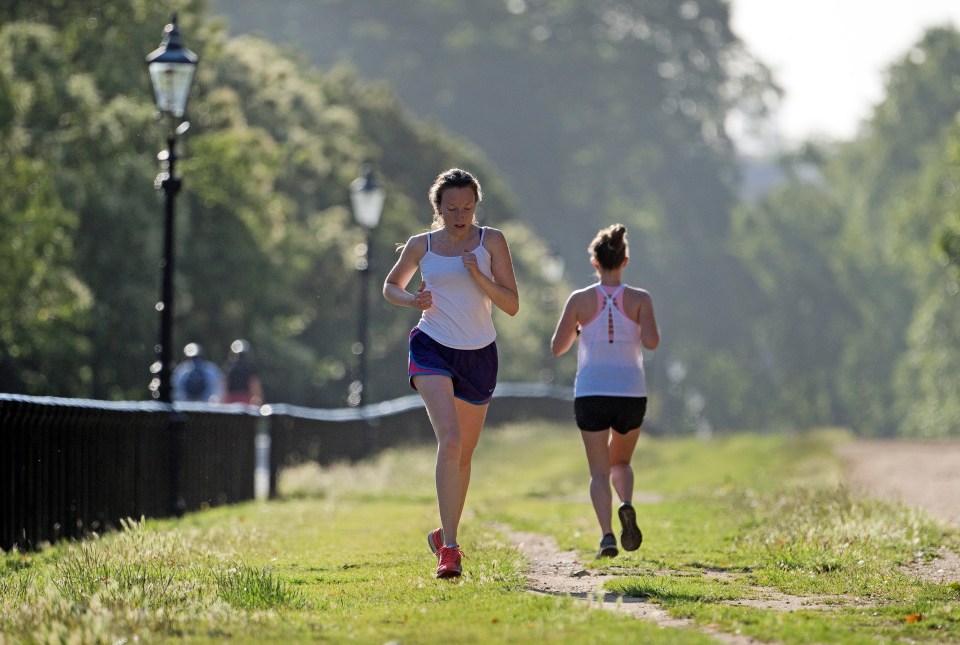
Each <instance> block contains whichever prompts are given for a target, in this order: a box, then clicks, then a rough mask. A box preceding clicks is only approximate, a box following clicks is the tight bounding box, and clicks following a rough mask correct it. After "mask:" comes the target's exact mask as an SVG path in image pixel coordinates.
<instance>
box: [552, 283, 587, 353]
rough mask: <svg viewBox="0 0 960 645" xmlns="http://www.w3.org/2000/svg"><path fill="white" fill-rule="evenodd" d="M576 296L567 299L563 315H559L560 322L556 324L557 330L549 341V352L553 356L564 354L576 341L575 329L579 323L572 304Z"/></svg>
mask: <svg viewBox="0 0 960 645" xmlns="http://www.w3.org/2000/svg"><path fill="white" fill-rule="evenodd" d="M576 296H577V294H576V293H573V294H571V295H570V297H569V298H567V304H566V305H564V307H563V313H562V314H560V320H559V321H558V322H557V329H556V330H555V331H554V332H553V338H552V339H551V340H550V351H551V352H553V355H554V356H560V355H561V354H565V353H566V352H567V351H568V350H569V349H570V348H571V347H572V346H573V341H575V340H576V339H577V328H578V327H579V325H580V322H579V320H578V319H577V306H576V303H575V302H574V299H575V298H576Z"/></svg>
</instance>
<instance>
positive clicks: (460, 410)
mask: <svg viewBox="0 0 960 645" xmlns="http://www.w3.org/2000/svg"><path fill="white" fill-rule="evenodd" d="M454 404H455V406H456V409H457V421H458V422H459V425H460V510H459V513H458V514H457V518H458V519H459V518H460V517H461V516H462V515H463V505H464V502H465V501H466V499H467V489H468V488H469V487H470V471H471V464H472V460H473V451H474V450H476V448H477V443H479V441H480V432H481V431H482V430H483V422H484V419H486V418H487V404H483V405H474V404H472V403H467V402H466V401H463V400H461V399H454ZM443 535H444V541H446V536H447V533H444V534H443ZM453 537H454V538H456V533H454V534H453ZM454 543H455V542H448V544H454Z"/></svg>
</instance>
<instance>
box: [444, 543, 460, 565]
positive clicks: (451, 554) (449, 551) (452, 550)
mask: <svg viewBox="0 0 960 645" xmlns="http://www.w3.org/2000/svg"><path fill="white" fill-rule="evenodd" d="M438 553H439V557H440V562H439V565H440V566H443V565H444V564H450V565H453V564H455V563H456V559H457V557H458V556H459V557H461V558H462V557H464V553H463V551H462V550H461V549H460V547H458V546H442V547H440V550H439V551H438Z"/></svg>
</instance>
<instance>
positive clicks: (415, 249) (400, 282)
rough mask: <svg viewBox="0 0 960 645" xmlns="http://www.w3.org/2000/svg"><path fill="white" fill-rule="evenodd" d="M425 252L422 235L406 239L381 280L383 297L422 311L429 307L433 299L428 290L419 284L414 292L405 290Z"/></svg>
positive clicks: (425, 245)
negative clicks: (388, 271)
mask: <svg viewBox="0 0 960 645" xmlns="http://www.w3.org/2000/svg"><path fill="white" fill-rule="evenodd" d="M426 252H427V242H426V239H425V238H424V236H423V235H416V236H414V237H411V238H410V239H409V240H407V243H406V244H405V245H404V247H403V251H401V252H400V257H399V258H398V259H397V263H396V264H394V265H393V268H392V269H390V273H388V274H387V277H386V279H385V280H384V281H383V297H384V298H386V299H387V301H388V302H391V303H392V304H395V305H397V306H399V307H412V308H413V309H419V310H420V311H423V310H425V309H429V308H430V306H431V305H432V304H433V299H432V296H431V294H430V292H429V291H426V290H425V289H424V285H423V284H421V285H420V288H419V289H417V291H416V292H415V293H410V292H409V291H407V285H408V284H410V280H411V279H413V276H414V275H415V274H416V273H417V270H418V269H419V268H420V260H421V259H423V256H424V254H425V253H426Z"/></svg>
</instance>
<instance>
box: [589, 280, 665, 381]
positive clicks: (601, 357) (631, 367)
mask: <svg viewBox="0 0 960 645" xmlns="http://www.w3.org/2000/svg"><path fill="white" fill-rule="evenodd" d="M625 288H626V285H620V286H618V287H613V288H611V287H604V286H603V285H601V284H597V285H596V294H597V313H596V314H595V315H594V316H593V318H591V319H590V320H588V321H587V322H586V323H584V324H583V325H581V329H580V340H579V343H578V346H577V377H576V380H575V382H574V396H637V397H639V396H646V395H647V386H646V381H645V378H644V371H643V349H642V348H643V346H642V345H641V344H640V325H638V324H637V322H636V321H634V320H631V319H630V318H628V317H627V315H626V314H625V313H623V291H624V289H625Z"/></svg>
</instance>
